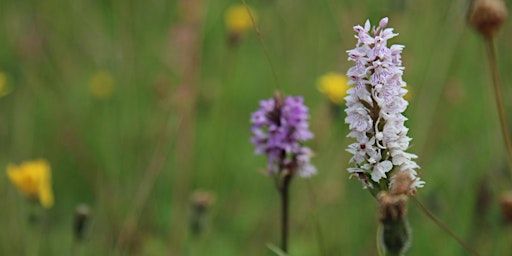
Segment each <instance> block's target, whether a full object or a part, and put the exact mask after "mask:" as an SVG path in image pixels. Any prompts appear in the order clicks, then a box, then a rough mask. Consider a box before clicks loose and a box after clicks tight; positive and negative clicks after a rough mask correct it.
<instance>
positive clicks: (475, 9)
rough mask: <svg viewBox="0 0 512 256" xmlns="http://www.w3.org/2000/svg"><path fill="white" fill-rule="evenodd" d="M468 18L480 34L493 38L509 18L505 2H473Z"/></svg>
mask: <svg viewBox="0 0 512 256" xmlns="http://www.w3.org/2000/svg"><path fill="white" fill-rule="evenodd" d="M468 18H469V23H470V24H471V26H473V27H474V28H475V29H476V30H477V31H478V32H479V33H480V34H482V35H483V36H484V37H486V38H492V37H494V35H495V34H496V32H498V30H499V29H500V28H501V25H502V24H503V22H504V21H505V19H506V18H507V7H506V6H505V3H504V2H503V0H473V2H472V4H471V7H470V9H469V13H468Z"/></svg>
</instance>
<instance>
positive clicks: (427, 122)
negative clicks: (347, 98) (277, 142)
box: [0, 0, 512, 256]
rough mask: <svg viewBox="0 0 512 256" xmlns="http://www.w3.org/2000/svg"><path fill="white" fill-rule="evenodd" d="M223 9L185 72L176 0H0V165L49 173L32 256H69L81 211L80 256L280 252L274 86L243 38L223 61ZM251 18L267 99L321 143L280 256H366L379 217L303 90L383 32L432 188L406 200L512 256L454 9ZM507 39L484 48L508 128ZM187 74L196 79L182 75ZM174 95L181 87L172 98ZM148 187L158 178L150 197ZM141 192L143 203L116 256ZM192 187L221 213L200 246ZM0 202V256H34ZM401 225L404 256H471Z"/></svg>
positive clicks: (249, 38)
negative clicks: (192, 226) (373, 31)
mask: <svg viewBox="0 0 512 256" xmlns="http://www.w3.org/2000/svg"><path fill="white" fill-rule="evenodd" d="M181 2H187V1H181ZM233 3H238V2H237V1H226V0H219V1H202V3H201V4H200V6H199V9H200V12H199V13H200V22H199V23H198V24H197V26H196V30H194V31H193V32H194V33H196V35H197V42H198V45H196V46H195V48H194V47H192V49H195V50H194V52H192V53H187V55H185V56H184V57H180V56H181V55H182V54H183V53H184V51H185V49H184V48H183V47H178V46H176V44H175V43H174V42H173V41H172V40H171V37H172V34H173V33H175V32H176V29H177V26H179V24H180V23H181V22H183V20H185V19H186V18H187V17H189V16H187V15H185V14H184V13H185V12H184V11H183V10H182V9H181V8H182V7H180V6H181V5H180V4H179V3H178V2H177V1H158V0H154V1H150V2H147V3H146V2H142V1H119V0H118V1H85V0H78V1H68V2H65V1H54V0H48V1H22V2H20V1H10V0H6V1H1V2H0V24H1V25H0V71H1V72H4V73H6V74H7V76H8V85H9V86H11V87H12V88H13V91H12V92H11V93H10V94H9V95H7V96H5V97H3V98H0V141H1V142H2V143H1V144H0V166H1V167H2V168H3V166H6V165H7V164H8V163H19V162H21V161H24V160H29V159H34V158H39V157H43V158H46V159H47V160H48V161H50V163H51V165H52V170H53V189H54V192H55V200H56V203H55V206H54V207H53V208H52V209H50V210H49V211H47V212H45V213H44V215H45V216H44V227H43V234H44V236H41V237H40V238H39V239H40V245H41V246H40V255H65V254H68V253H69V252H70V250H71V241H72V232H71V230H72V228H71V225H72V218H73V211H74V208H75V206H76V205H77V204H79V203H82V202H85V203H88V204H89V205H90V206H91V207H92V212H93V214H92V220H93V222H92V223H91V224H92V225H91V226H90V230H89V233H88V240H87V241H86V242H84V243H83V244H82V245H81V248H80V250H81V252H82V254H83V255H111V254H113V255H120V254H123V255H125V254H126V255H273V254H272V252H271V251H270V250H269V249H268V248H267V244H268V243H271V244H278V242H279V232H278V226H279V223H278V221H279V211H278V210H279V207H278V206H279V201H278V199H279V198H278V194H277V192H276V191H275V189H274V187H273V184H272V181H271V179H270V178H268V177H265V176H264V175H262V174H261V170H262V169H263V168H264V167H265V165H266V160H265V158H264V157H262V156H254V155H253V146H252V145H251V144H250V143H249V135H250V134H249V117H250V113H251V112H252V111H254V110H255V109H256V108H257V106H258V101H259V100H261V99H264V98H269V97H270V96H271V95H272V93H273V92H274V91H275V90H276V84H275V82H274V79H273V77H272V72H271V69H270V65H269V63H268V62H267V60H266V58H265V55H264V52H263V51H262V49H261V46H260V44H259V42H258V39H257V37H256V33H254V32H253V31H252V32H250V33H248V34H246V36H245V37H244V38H243V39H242V40H241V41H240V44H239V45H238V47H236V48H230V47H228V45H227V43H226V41H227V31H226V29H225V27H224V18H223V12H224V10H225V9H226V8H227V7H228V6H229V5H230V4H233ZM249 4H250V5H252V6H253V8H254V10H256V11H257V12H258V17H259V22H258V25H259V28H260V30H261V32H262V37H263V40H264V41H265V44H266V46H267V49H268V52H269V55H270V58H271V59H272V62H273V63H274V66H275V72H276V74H277V77H278V81H279V84H278V86H279V88H280V89H282V91H284V92H285V93H286V94H291V95H304V96H305V99H306V100H305V101H306V104H307V105H308V106H309V107H310V111H311V114H312V129H313V131H314V132H315V134H316V137H315V139H314V140H313V141H312V142H311V143H310V144H311V147H312V148H313V149H314V151H315V153H316V157H315V158H314V159H313V161H314V164H315V165H316V166H317V167H318V170H319V173H318V175H317V176H315V177H314V178H312V179H311V181H305V180H301V179H296V180H295V181H294V182H293V183H292V185H291V208H290V209H291V210H290V212H291V238H290V246H289V247H290V255H293V256H300V255H320V251H321V250H320V247H323V248H325V251H326V255H376V254H377V251H376V248H375V233H376V227H377V216H378V213H377V205H376V201H375V200H374V199H373V197H372V196H371V195H370V193H368V192H367V191H364V190H362V189H361V185H360V184H359V182H358V181H357V180H349V179H348V173H347V172H346V171H345V170H346V167H347V164H348V159H349V155H348V153H347V152H346V151H345V148H346V146H347V145H348V143H349V140H348V139H346V138H345V135H346V132H347V127H346V125H345V124H344V123H343V119H344V114H343V112H341V113H340V115H339V116H338V117H337V118H335V119H331V118H330V116H329V112H328V111H329V108H328V103H327V101H326V99H325V98H324V97H323V96H322V95H321V94H320V93H319V92H318V91H317V90H316V87H315V83H316V80H317V79H318V77H319V76H320V75H322V74H324V73H326V72H329V71H339V72H343V73H344V72H345V71H346V70H347V68H348V67H349V66H350V65H351V63H349V62H348V61H346V53H345V51H346V50H347V49H351V48H353V47H354V44H355V39H354V38H353V32H352V26H354V25H356V24H361V23H363V22H364V21H365V19H366V18H368V17H369V18H370V19H371V21H372V22H373V23H375V22H378V19H379V18H381V17H384V16H388V17H389V18H390V26H392V27H394V28H395V31H397V32H398V33H400V36H399V37H397V38H395V39H393V41H392V43H400V44H404V45H406V48H405V50H404V53H403V58H404V61H405V66H406V70H405V75H404V80H405V81H406V82H407V83H408V84H409V86H410V88H411V89H412V91H413V98H412V99H411V101H410V106H409V109H408V110H407V113H406V115H407V116H408V118H409V121H408V122H407V125H408V126H409V127H410V136H411V137H412V138H413V143H412V144H413V147H412V149H411V151H412V152H413V153H416V154H418V155H419V164H420V165H421V167H422V171H421V176H422V179H423V180H425V181H426V182H427V184H426V186H425V188H423V189H420V190H419V191H418V194H417V197H418V199H419V200H420V201H421V202H423V203H424V204H425V205H426V206H427V207H428V208H429V209H430V210H431V211H432V212H433V213H434V214H436V215H437V216H438V217H439V218H440V219H441V220H442V221H443V222H444V223H445V224H446V225H448V226H449V227H450V228H451V229H452V230H453V231H454V232H455V233H456V234H458V235H459V236H460V237H462V238H463V239H464V240H466V241H469V242H470V243H471V245H473V246H475V247H476V249H477V250H478V251H479V252H481V254H482V255H506V254H507V252H509V251H510V250H511V249H512V248H511V245H510V243H509V241H510V238H511V233H510V232H511V230H510V226H507V225H505V223H504V222H503V221H502V218H501V216H500V214H499V207H498V199H499V196H500V193H501V192H503V191H506V190H509V189H511V188H512V182H511V180H510V175H509V172H507V171H506V168H507V167H506V161H505V154H504V153H503V152H504V147H503V142H502V139H501V134H500V130H499V126H498V119H497V115H496V109H495V106H494V102H493V98H492V91H491V89H492V88H491V84H490V82H491V80H490V77H489V71H488V66H487V60H486V58H485V51H484V44H483V42H482V40H481V38H479V37H478V36H477V35H476V34H475V33H474V32H473V31H471V30H470V29H469V28H468V27H467V26H466V24H465V10H466V8H467V2H466V1H463V0H457V1H441V0H435V1H400V0H390V1H376V0H373V1H333V0H321V1H302V2H297V1H290V0H282V1H273V0H259V1H249ZM507 31H510V22H507V23H506V24H505V27H504V29H503V33H502V34H501V35H500V37H499V39H498V42H497V45H498V51H499V53H500V55H499V57H498V59H499V61H500V68H501V73H502V75H503V77H502V81H503V83H504V97H505V104H506V107H507V110H508V112H509V113H510V112H511V111H512V103H511V102H512V101H511V100H510V97H512V94H511V92H512V89H511V86H510V85H511V84H512V78H510V77H509V76H508V67H509V66H510V64H511V63H510V62H511V61H512V58H511V57H512V47H510V45H511V44H510V41H511V40H512V36H511V35H510V34H509V33H506V32H507ZM194 56H195V57H194ZM194 58H195V59H194ZM191 59H192V60H193V61H195V64H194V65H193V66H192V67H193V68H192V69H191V70H192V73H191V74H188V75H183V69H184V68H185V66H186V64H185V63H186V61H190V60H191ZM98 70H106V71H108V72H109V73H110V74H111V75H112V76H113V77H114V79H115V83H116V90H115V93H114V95H113V96H112V97H111V98H110V99H109V100H106V101H101V100H98V99H95V98H94V97H93V96H92V95H91V94H89V91H88V87H87V84H88V81H89V79H90V77H91V76H92V75H93V74H94V73H95V72H96V71H98ZM187 81H192V82H193V83H192V84H193V86H194V87H192V88H193V89H192V90H183V89H180V88H179V87H180V85H181V84H182V83H185V82H187ZM190 106H193V107H194V108H193V109H192V110H191V112H187V107H190ZM509 121H510V118H509ZM155 156H156V158H155ZM154 159H157V160H154ZM153 161H156V162H157V163H158V164H156V165H155V166H156V167H154V166H153V167H151V163H152V162H153ZM148 173H150V174H149V175H154V176H153V178H154V180H152V179H151V178H150V179H149V181H147V182H146V183H145V180H147V177H148ZM151 173H152V174H151ZM483 180H487V181H488V185H489V188H490V195H489V198H488V199H487V200H488V205H487V206H486V207H485V209H486V211H483V212H484V213H485V214H482V213H481V212H480V213H479V215H476V214H477V211H476V210H475V208H476V207H477V206H476V200H477V197H478V188H479V186H480V184H481V183H482V181H483ZM308 183H309V184H308ZM140 184H146V185H144V186H142V187H143V188H142V189H147V188H149V193H150V194H148V197H147V200H142V202H143V203H142V204H141V205H140V206H139V207H140V209H141V211H140V216H138V215H135V216H138V217H139V218H137V220H138V222H137V225H136V228H135V230H134V232H133V233H132V236H131V237H130V239H129V240H128V242H127V243H126V244H125V245H126V246H125V248H120V247H119V246H118V245H119V244H118V242H119V241H118V239H119V235H120V233H121V232H122V230H123V228H124V227H125V226H126V223H127V222H126V220H127V218H128V217H129V216H132V214H133V212H134V209H135V208H136V206H135V202H136V198H137V197H138V196H140V193H141V192H140V191H141V185H140ZM309 187H310V188H311V191H313V192H314V196H313V197H312V195H311V191H310V189H309ZM196 189H204V190H208V191H211V192H212V193H213V194H214V195H215V197H216V200H215V203H214V204H213V206H212V207H211V209H210V210H209V211H208V213H207V216H206V226H205V230H204V232H203V233H202V234H201V235H200V236H198V237H195V236H193V235H192V234H191V233H190V232H189V231H188V223H189V216H190V196H191V194H192V192H193V191H195V190H196ZM0 194H1V195H2V196H1V202H2V203H1V206H2V207H1V208H2V210H1V211H0V226H1V227H2V228H3V230H4V232H2V233H1V234H0V254H1V255H29V254H30V253H28V252H26V251H25V250H30V248H33V247H35V244H36V240H37V232H39V231H38V230H37V229H36V230H35V231H34V230H32V231H31V227H29V226H28V225H27V223H26V217H27V216H28V214H29V206H28V203H27V202H25V200H24V199H23V198H22V196H21V195H20V194H19V193H18V192H17V191H16V190H15V188H14V187H13V186H12V185H11V184H9V181H8V180H7V176H6V175H0ZM409 221H410V224H411V227H412V228H413V244H412V247H411V249H410V252H409V255H467V254H468V253H467V252H466V251H464V249H463V248H462V247H461V246H460V245H458V244H457V243H456V242H455V240H453V239H451V238H450V237H449V236H448V235H447V234H446V233H445V232H443V231H442V230H441V229H440V228H438V227H437V226H435V224H434V223H433V222H432V221H430V220H429V219H428V218H427V217H426V216H425V215H424V214H423V213H422V212H421V211H420V210H419V208H418V207H417V206H415V205H414V204H413V203H412V202H411V204H410V205H409ZM317 223H318V224H319V225H320V229H321V237H322V239H321V241H320V240H319V236H318V234H317V231H316V230H317V226H316V225H317ZM320 244H321V245H320Z"/></svg>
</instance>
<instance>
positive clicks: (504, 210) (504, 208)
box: [500, 192, 512, 223]
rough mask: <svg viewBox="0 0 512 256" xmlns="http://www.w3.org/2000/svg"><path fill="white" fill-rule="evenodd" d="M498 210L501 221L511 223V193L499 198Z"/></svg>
mask: <svg viewBox="0 0 512 256" xmlns="http://www.w3.org/2000/svg"><path fill="white" fill-rule="evenodd" d="M500 208H501V214H502V215H503V219H504V220H505V221H506V222H509V223H510V222H512V192H505V193H503V194H502V195H501V197H500Z"/></svg>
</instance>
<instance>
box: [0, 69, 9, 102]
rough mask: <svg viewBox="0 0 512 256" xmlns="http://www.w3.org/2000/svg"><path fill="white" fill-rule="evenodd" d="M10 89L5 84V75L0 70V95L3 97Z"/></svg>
mask: <svg viewBox="0 0 512 256" xmlns="http://www.w3.org/2000/svg"><path fill="white" fill-rule="evenodd" d="M10 92H11V90H10V89H9V87H8V86H7V75H6V74H5V73H3V72H0V97H4V96H6V95H7V94H9V93H10Z"/></svg>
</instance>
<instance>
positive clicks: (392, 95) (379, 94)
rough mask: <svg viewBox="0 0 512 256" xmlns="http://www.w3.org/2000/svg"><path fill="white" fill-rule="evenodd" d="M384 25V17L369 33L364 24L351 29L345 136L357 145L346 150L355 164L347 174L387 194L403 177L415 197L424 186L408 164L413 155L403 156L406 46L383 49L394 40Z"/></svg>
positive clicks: (406, 139)
mask: <svg viewBox="0 0 512 256" xmlns="http://www.w3.org/2000/svg"><path fill="white" fill-rule="evenodd" d="M387 23H388V18H384V19H382V20H381V21H380V23H379V26H378V27H373V28H371V27H370V21H368V20H367V21H366V23H365V25H364V27H363V26H360V25H357V26H355V27H354V31H355V32H356V33H357V35H356V38H357V39H358V41H357V45H356V48H354V49H352V50H349V51H347V52H348V55H349V58H348V59H349V60H351V61H354V62H355V65H354V66H353V67H351V68H350V69H349V70H348V72H347V76H348V77H349V78H350V81H349V85H354V86H353V87H352V88H350V89H349V90H348V91H347V93H348V96H347V97H345V100H346V102H347V108H346V109H345V112H346V113H347V117H346V118H345V122H346V123H347V124H349V128H350V133H349V134H348V137H351V138H354V139H356V140H357V142H355V143H352V144H350V145H349V147H348V149H347V151H348V152H350V153H352V154H353V157H352V158H351V160H350V163H352V164H354V167H352V168H349V169H348V171H349V172H350V173H351V174H352V176H354V177H358V178H359V179H360V180H361V182H362V183H363V186H364V187H365V188H366V187H369V188H372V189H376V190H377V191H380V190H388V189H389V186H390V185H391V184H393V182H394V176H395V175H396V174H397V173H400V172H404V173H406V174H408V175H409V176H410V179H411V180H412V181H413V182H412V183H411V185H410V190H411V192H410V193H414V192H415V191H416V188H417V187H422V186H423V185H424V183H425V182H423V181H421V180H420V179H419V178H418V177H416V176H417V172H416V169H418V168H419V166H418V165H417V164H416V162H414V161H413V160H412V159H414V158H417V156H416V155H414V154H411V153H407V152H405V151H406V150H407V149H408V148H409V141H410V140H411V138H409V137H408V136H407V132H408V130H409V129H408V128H407V127H406V126H405V125H404V122H405V121H406V120H407V118H406V117H405V116H404V115H403V114H402V113H403V112H404V111H405V109H406V108H407V105H408V103H407V101H406V100H405V99H404V96H405V95H406V93H407V90H406V89H405V88H404V87H405V86H406V83H405V82H404V81H403V80H402V74H403V70H404V67H403V66H402V60H401V52H402V49H403V48H404V46H403V45H396V44H395V45H391V46H390V47H388V46H387V41H388V40H389V39H391V38H393V37H395V36H396V35H397V34H395V33H393V29H392V28H386V27H387ZM370 30H371V31H370Z"/></svg>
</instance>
